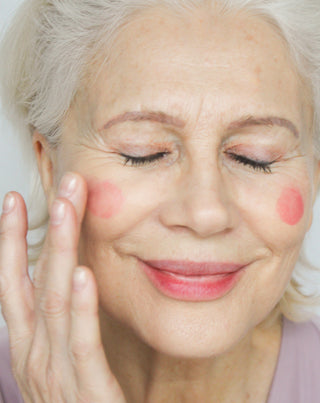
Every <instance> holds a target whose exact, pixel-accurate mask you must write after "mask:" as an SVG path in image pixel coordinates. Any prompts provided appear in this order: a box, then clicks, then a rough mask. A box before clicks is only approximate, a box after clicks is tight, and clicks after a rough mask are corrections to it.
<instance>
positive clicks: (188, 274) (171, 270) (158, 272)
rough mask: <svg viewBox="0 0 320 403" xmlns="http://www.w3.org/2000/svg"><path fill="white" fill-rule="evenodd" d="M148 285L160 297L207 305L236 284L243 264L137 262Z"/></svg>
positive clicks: (242, 270) (243, 270) (165, 261)
mask: <svg viewBox="0 0 320 403" xmlns="http://www.w3.org/2000/svg"><path fill="white" fill-rule="evenodd" d="M139 265H140V267H141V269H142V270H143V272H144V273H145V274H146V276H147V278H148V279H149V280H150V282H151V283H152V285H153V286H154V287H155V288H156V289H157V290H158V291H160V292H161V293H162V294H164V295H166V296H168V297H171V298H174V299H179V300H183V301H210V300H215V299H218V298H221V297H223V296H224V295H226V294H227V293H228V292H230V291H231V290H232V289H233V288H234V287H235V286H236V284H237V283H238V281H239V280H240V278H241V277H242V275H243V273H244V272H245V268H246V267H247V265H246V264H239V263H232V262H226V263H225V262H190V261H181V260H179V261H177V260H174V261H173V260H148V261H142V260H139Z"/></svg>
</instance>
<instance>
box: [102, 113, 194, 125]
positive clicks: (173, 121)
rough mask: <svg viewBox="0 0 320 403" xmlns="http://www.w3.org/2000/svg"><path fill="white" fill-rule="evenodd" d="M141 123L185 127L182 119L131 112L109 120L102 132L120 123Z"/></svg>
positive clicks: (164, 114)
mask: <svg viewBox="0 0 320 403" xmlns="http://www.w3.org/2000/svg"><path fill="white" fill-rule="evenodd" d="M128 121H131V122H142V121H151V122H158V123H162V124H166V125H169V126H175V127H178V128H180V129H183V128H184V127H185V125H186V122H184V121H183V120H182V119H180V118H178V117H176V116H171V115H168V114H166V113H164V112H154V111H141V112H140V111H137V112H136V111H133V112H125V113H123V114H121V115H118V116H116V117H114V118H112V119H111V120H109V122H108V123H107V124H105V125H104V126H103V128H102V130H107V129H110V127H112V126H114V125H116V124H118V123H122V122H128Z"/></svg>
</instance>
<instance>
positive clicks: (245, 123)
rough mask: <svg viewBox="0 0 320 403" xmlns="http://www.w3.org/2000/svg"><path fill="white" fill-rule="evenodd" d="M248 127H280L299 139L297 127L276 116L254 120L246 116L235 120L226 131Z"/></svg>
mask: <svg viewBox="0 0 320 403" xmlns="http://www.w3.org/2000/svg"><path fill="white" fill-rule="evenodd" d="M250 126H270V127H273V126H280V127H285V128H286V129H288V130H289V131H291V132H292V133H293V135H294V136H295V137H297V138H298V137H299V131H298V129H297V127H296V126H295V125H294V124H293V123H292V122H291V121H290V120H288V119H284V118H279V117H277V116H267V117H261V118H256V117H254V116H247V117H245V118H241V119H239V120H236V121H235V122H232V123H231V124H230V125H229V127H228V129H229V130H237V129H242V128H245V127H250Z"/></svg>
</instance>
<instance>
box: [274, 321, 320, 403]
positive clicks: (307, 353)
mask: <svg viewBox="0 0 320 403" xmlns="http://www.w3.org/2000/svg"><path fill="white" fill-rule="evenodd" d="M319 374H320V318H319V317H314V318H313V319H312V320H310V321H308V322H301V323H296V322H292V321H290V320H288V319H286V318H285V317H284V318H283V327H282V341H281V348H280V352H279V357H278V364H277V368H276V371H275V374H274V379H273V383H272V389H271V392H270V397H269V400H268V403H274V402H279V401H290V402H291V403H304V402H310V403H313V402H319V401H320V383H319ZM286 399H287V400H286Z"/></svg>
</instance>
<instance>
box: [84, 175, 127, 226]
mask: <svg viewBox="0 0 320 403" xmlns="http://www.w3.org/2000/svg"><path fill="white" fill-rule="evenodd" d="M123 203H124V196H123V194H122V192H121V190H120V189H119V188H118V187H117V186H115V185H113V184H112V183H110V182H108V181H104V182H99V183H91V184H89V194H88V204H87V209H88V210H89V211H90V212H91V213H92V214H93V215H95V216H96V217H99V218H103V219H108V218H112V217H113V216H115V215H116V214H118V213H119V212H120V211H121V209H122V206H123Z"/></svg>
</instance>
